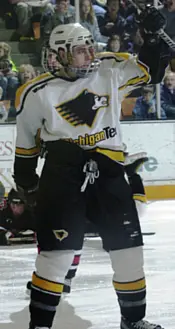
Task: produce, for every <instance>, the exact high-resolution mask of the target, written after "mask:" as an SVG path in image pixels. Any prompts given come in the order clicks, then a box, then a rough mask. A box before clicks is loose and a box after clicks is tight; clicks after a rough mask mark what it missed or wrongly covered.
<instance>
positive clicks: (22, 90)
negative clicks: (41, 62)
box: [15, 73, 53, 111]
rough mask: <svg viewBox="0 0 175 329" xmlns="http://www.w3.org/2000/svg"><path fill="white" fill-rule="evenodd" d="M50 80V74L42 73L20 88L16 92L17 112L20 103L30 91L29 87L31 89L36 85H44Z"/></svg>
mask: <svg viewBox="0 0 175 329" xmlns="http://www.w3.org/2000/svg"><path fill="white" fill-rule="evenodd" d="M51 78H53V76H52V75H51V74H50V73H44V74H41V75H39V76H38V77H36V78H34V79H32V80H30V81H28V82H26V83H25V84H23V85H22V86H20V87H19V88H18V89H17V91H16V98H15V108H16V109H17V110H18V111H19V110H20V108H21V105H22V101H23V99H24V98H25V96H26V94H27V93H28V91H29V90H30V87H32V88H33V87H35V85H36V84H37V83H44V82H45V81H47V80H48V79H51ZM28 87H29V88H28Z"/></svg>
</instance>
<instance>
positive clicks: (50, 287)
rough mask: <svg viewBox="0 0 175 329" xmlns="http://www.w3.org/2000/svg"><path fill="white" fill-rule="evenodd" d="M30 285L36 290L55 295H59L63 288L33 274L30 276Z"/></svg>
mask: <svg viewBox="0 0 175 329" xmlns="http://www.w3.org/2000/svg"><path fill="white" fill-rule="evenodd" d="M32 284H33V285H34V286H36V287H38V288H41V289H43V290H46V291H49V292H53V293H57V294H61V293H62V291H63V287H64V285H63V284H61V283H56V282H52V281H48V280H45V279H43V278H40V277H38V276H37V275H36V274H35V273H33V276H32Z"/></svg>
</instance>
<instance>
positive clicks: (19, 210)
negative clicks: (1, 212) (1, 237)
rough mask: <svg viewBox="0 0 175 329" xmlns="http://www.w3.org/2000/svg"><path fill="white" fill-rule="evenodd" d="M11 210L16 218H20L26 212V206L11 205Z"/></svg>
mask: <svg viewBox="0 0 175 329" xmlns="http://www.w3.org/2000/svg"><path fill="white" fill-rule="evenodd" d="M10 208H11V210H12V212H13V215H14V216H15V217H18V216H20V215H22V213H23V212H24V204H23V203H11V204H10Z"/></svg>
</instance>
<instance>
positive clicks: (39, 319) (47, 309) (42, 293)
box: [29, 273, 63, 328]
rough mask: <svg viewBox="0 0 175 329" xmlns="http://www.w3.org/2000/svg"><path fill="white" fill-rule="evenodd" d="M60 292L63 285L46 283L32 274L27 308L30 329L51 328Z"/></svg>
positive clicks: (46, 281)
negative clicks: (29, 316)
mask: <svg viewBox="0 0 175 329" xmlns="http://www.w3.org/2000/svg"><path fill="white" fill-rule="evenodd" d="M62 291H63V284H59V283H56V282H52V281H48V280H46V279H43V278H40V277H38V276H37V275H36V274H35V273H34V274H33V278H32V285H31V301H30V306H29V310H30V314H31V328H35V326H38V327H48V328H51V327H52V323H53V319H54V316H55V313H56V307H57V305H58V304H59V301H60V297H61V293H62Z"/></svg>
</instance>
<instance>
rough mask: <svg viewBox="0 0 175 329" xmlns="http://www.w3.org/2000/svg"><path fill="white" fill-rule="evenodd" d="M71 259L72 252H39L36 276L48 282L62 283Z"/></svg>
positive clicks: (72, 256)
mask: <svg viewBox="0 0 175 329" xmlns="http://www.w3.org/2000/svg"><path fill="white" fill-rule="evenodd" d="M73 258H74V251H73V250H53V251H41V252H40V254H39V255H38V256H37V259H36V274H37V275H38V276H39V277H42V278H44V279H47V280H50V281H54V282H60V283H64V278H65V276H66V273H67V272H68V269H69V268H70V266H71V264H72V261H73Z"/></svg>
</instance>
